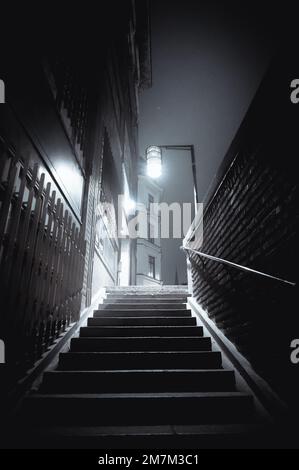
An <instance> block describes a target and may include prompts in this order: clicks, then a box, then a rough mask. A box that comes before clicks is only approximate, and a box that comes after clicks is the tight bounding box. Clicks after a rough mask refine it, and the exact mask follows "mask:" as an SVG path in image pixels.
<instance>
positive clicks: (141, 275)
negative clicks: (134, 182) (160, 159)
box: [136, 174, 162, 286]
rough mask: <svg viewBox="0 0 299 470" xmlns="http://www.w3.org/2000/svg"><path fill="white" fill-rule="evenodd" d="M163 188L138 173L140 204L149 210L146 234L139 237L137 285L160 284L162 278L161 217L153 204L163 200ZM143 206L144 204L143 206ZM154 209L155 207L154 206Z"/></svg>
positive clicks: (138, 199)
mask: <svg viewBox="0 0 299 470" xmlns="http://www.w3.org/2000/svg"><path fill="white" fill-rule="evenodd" d="M161 194H162V188H161V187H160V186H159V185H158V184H157V183H156V182H155V181H154V180H152V179H151V178H149V177H148V176H146V175H144V174H139V175H138V198H137V201H138V204H140V205H143V207H145V208H146V212H147V227H146V234H145V235H146V236H143V237H140V238H138V239H137V251H136V256H137V270H136V284H137V285H147V286H148V285H160V284H162V279H161V255H162V253H161V238H160V235H161V218H160V215H159V213H158V212H157V211H155V210H150V209H151V205H152V204H155V203H156V204H159V203H160V202H161ZM141 207H142V206H141ZM152 209H153V207H152Z"/></svg>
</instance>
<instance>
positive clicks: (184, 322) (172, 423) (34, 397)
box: [22, 286, 257, 448]
mask: <svg viewBox="0 0 299 470" xmlns="http://www.w3.org/2000/svg"><path fill="white" fill-rule="evenodd" d="M186 302H187V291H186V289H185V288H184V287H180V286H174V287H173V288H170V287H169V288H161V289H157V288H155V289H153V288H152V289H151V288H149V289H147V288H137V287H135V288H132V287H131V288H110V289H107V298H106V299H105V300H104V303H103V304H100V305H99V307H98V310H96V311H95V312H94V315H93V317H92V318H89V319H88V323H87V326H84V327H82V328H81V329H80V334H79V336H78V337H75V338H72V340H71V345H70V350H69V351H68V352H64V353H61V354H60V357H59V363H58V367H57V368H56V369H55V370H51V371H47V372H45V374H44V376H43V382H42V384H41V386H40V388H39V390H38V392H35V393H31V394H30V395H29V396H28V397H27V398H26V400H25V402H24V404H23V408H22V419H23V422H24V423H28V421H30V423H32V424H33V428H32V429H33V431H32V433H33V434H32V439H34V442H35V445H36V443H37V442H39V443H40V445H42V446H48V447H62V448H64V447H81V448H82V447H90V448H93V447H94V448H113V447H114V448H123V447H131V448H150V447H158V448H163V447H168V448H186V447H187V448H188V447H189V448H191V447H197V448H203V447H227V446H233V447H235V446H238V445H240V446H243V444H244V443H248V438H249V436H251V438H252V436H253V435H254V434H255V435H257V422H256V413H255V408H254V403H253V397H252V396H251V395H250V394H248V393H244V392H241V391H238V390H237V389H236V383H235V373H234V371H233V370H227V369H224V368H222V357H221V352H219V351H215V350H212V342H211V338H210V337H207V336H204V335H203V333H204V332H203V327H202V326H200V325H198V324H197V319H196V317H195V316H192V313H191V310H190V309H189V308H188V307H187V304H186Z"/></svg>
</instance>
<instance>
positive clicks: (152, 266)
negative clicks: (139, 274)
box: [148, 256, 156, 279]
mask: <svg viewBox="0 0 299 470" xmlns="http://www.w3.org/2000/svg"><path fill="white" fill-rule="evenodd" d="M148 275H149V277H152V278H154V279H155V278H156V259H155V257H154V256H149V257H148Z"/></svg>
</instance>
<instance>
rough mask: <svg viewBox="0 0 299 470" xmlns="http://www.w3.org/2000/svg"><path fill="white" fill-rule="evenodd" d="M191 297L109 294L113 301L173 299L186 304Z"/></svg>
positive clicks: (183, 295)
mask: <svg viewBox="0 0 299 470" xmlns="http://www.w3.org/2000/svg"><path fill="white" fill-rule="evenodd" d="M188 297H190V295H189V294H175V293H172V294H151V293H146V294H138V293H128V294H117V293H116V294H112V293H111V294H107V299H113V300H121V299H136V300H141V299H156V298H158V299H163V300H164V299H173V300H180V301H182V302H186V301H187V298H188Z"/></svg>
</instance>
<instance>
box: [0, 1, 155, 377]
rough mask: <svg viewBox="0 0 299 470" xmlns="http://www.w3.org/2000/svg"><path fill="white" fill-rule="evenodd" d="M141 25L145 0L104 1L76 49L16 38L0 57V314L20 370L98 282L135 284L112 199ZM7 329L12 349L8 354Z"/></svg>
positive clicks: (141, 83) (123, 218) (120, 180)
mask: <svg viewBox="0 0 299 470" xmlns="http://www.w3.org/2000/svg"><path fill="white" fill-rule="evenodd" d="M116 7H117V9H116ZM103 24H105V25H106V27H105V28H101V25H103ZM149 25H150V23H149V7H148V2H147V1H146V0H145V1H138V2H135V1H134V0H129V1H124V2H121V4H120V3H119V2H118V3H117V5H116V2H104V4H103V5H101V22H100V23H99V24H98V27H97V29H96V30H94V31H93V35H92V36H91V37H89V36H86V38H85V39H82V36H80V38H79V39H80V41H79V39H78V35H74V38H75V39H74V42H73V44H72V48H68V47H64V44H63V43H59V44H58V45H56V44H55V43H53V44H51V45H50V46H49V45H48V44H43V47H41V48H40V47H38V45H37V46H36V49H34V50H32V51H30V53H26V54H23V52H22V47H21V46H20V50H19V52H18V55H17V56H11V55H8V56H3V58H2V59H1V70H0V73H1V80H3V83H5V90H6V93H5V104H3V105H1V108H0V113H1V114H0V152H1V159H0V164H1V166H0V174H1V212H0V249H1V251H0V256H1V259H0V273H1V274H0V275H1V280H2V281H3V283H1V292H0V299H1V305H2V306H4V305H5V313H2V312H1V320H0V322H1V338H4V339H5V340H6V344H7V345H8V346H7V355H8V358H9V359H10V362H12V363H15V362H18V361H19V362H20V369H23V368H24V367H25V368H26V367H27V366H29V365H31V364H32V363H33V362H34V361H35V360H36V359H37V358H38V357H39V356H40V355H41V354H42V353H43V351H45V350H46V349H47V347H48V346H49V344H52V343H53V341H54V340H55V338H57V337H58V336H59V335H60V334H61V333H63V332H64V331H65V329H66V328H67V327H68V325H70V324H71V323H72V322H74V321H76V320H78V318H80V315H81V313H82V311H83V310H84V308H86V307H88V306H89V305H90V304H91V302H92V299H93V298H95V296H96V295H97V293H98V292H99V290H100V289H101V288H102V287H103V286H107V285H117V284H119V283H121V282H123V283H125V284H129V283H135V275H136V271H135V270H136V243H135V242H132V243H130V242H128V240H125V239H121V238H120V237H119V231H120V230H122V228H123V226H125V225H126V224H127V214H126V211H125V208H124V207H122V206H120V205H119V195H124V199H128V198H131V199H136V197H137V170H136V169H137V159H138V151H137V133H138V94H139V91H140V89H141V88H143V87H147V86H149V85H150V83H151V63H150V29H149ZM25 49H26V48H25V47H24V50H25ZM24 70H26V73H25V74H24V73H23V72H24ZM20 76H22V80H21V81H20V79H19V77H20ZM119 221H120V223H118V222H119ZM119 225H120V226H119ZM124 259H126V260H127V261H128V263H129V264H128V263H124V262H123V263H122V262H121V261H122V260H124ZM18 324H22V325H24V328H23V329H22V331H21V328H17V325H18ZM10 335H13V336H14V341H13V344H16V342H17V343H18V344H19V347H18V348H17V349H18V350H14V351H12V350H10V348H9V344H10V341H9V336H10ZM15 335H19V341H16V338H15Z"/></svg>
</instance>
